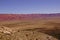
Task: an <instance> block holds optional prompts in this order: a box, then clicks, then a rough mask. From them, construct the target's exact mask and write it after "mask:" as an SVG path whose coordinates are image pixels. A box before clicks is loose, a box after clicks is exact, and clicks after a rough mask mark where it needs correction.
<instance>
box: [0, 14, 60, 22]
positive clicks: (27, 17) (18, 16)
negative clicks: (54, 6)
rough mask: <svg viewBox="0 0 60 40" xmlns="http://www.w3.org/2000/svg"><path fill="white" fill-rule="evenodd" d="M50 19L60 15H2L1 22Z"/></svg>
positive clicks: (0, 16)
mask: <svg viewBox="0 0 60 40" xmlns="http://www.w3.org/2000/svg"><path fill="white" fill-rule="evenodd" d="M49 17H60V13H56V14H0V20H1V21H3V20H21V19H22V20H23V19H36V18H38V19H40V18H49Z"/></svg>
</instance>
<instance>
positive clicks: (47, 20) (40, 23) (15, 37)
mask: <svg viewBox="0 0 60 40" xmlns="http://www.w3.org/2000/svg"><path fill="white" fill-rule="evenodd" d="M3 16H4V15H3ZM5 16H6V15H5ZM9 16H12V15H9ZM16 16H17V15H16ZM0 17H2V16H0ZM27 17H28V16H27ZM30 17H31V15H30ZM34 17H36V16H35V15H34V16H33V18H34ZM13 18H14V17H13ZM1 19H2V20H3V19H4V20H5V19H6V18H4V17H3V18H1ZM1 19H0V20H1ZM7 19H8V17H7ZM15 19H16V20H15ZM17 19H18V20H17ZM2 20H1V21H0V40H59V39H60V17H58V16H57V17H54V16H52V17H50V16H49V17H43V18H38V17H37V18H34V19H29V18H26V19H25V18H23V19H22V18H21V19H20V20H19V18H18V17H16V18H14V20H10V19H8V20H5V21H4V20H3V21H2Z"/></svg>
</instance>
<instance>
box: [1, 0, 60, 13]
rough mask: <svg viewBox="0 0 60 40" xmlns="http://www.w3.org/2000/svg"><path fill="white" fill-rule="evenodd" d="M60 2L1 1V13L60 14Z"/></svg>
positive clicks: (53, 0) (58, 0) (44, 0)
mask: <svg viewBox="0 0 60 40" xmlns="http://www.w3.org/2000/svg"><path fill="white" fill-rule="evenodd" d="M59 12H60V0H0V13H59Z"/></svg>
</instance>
